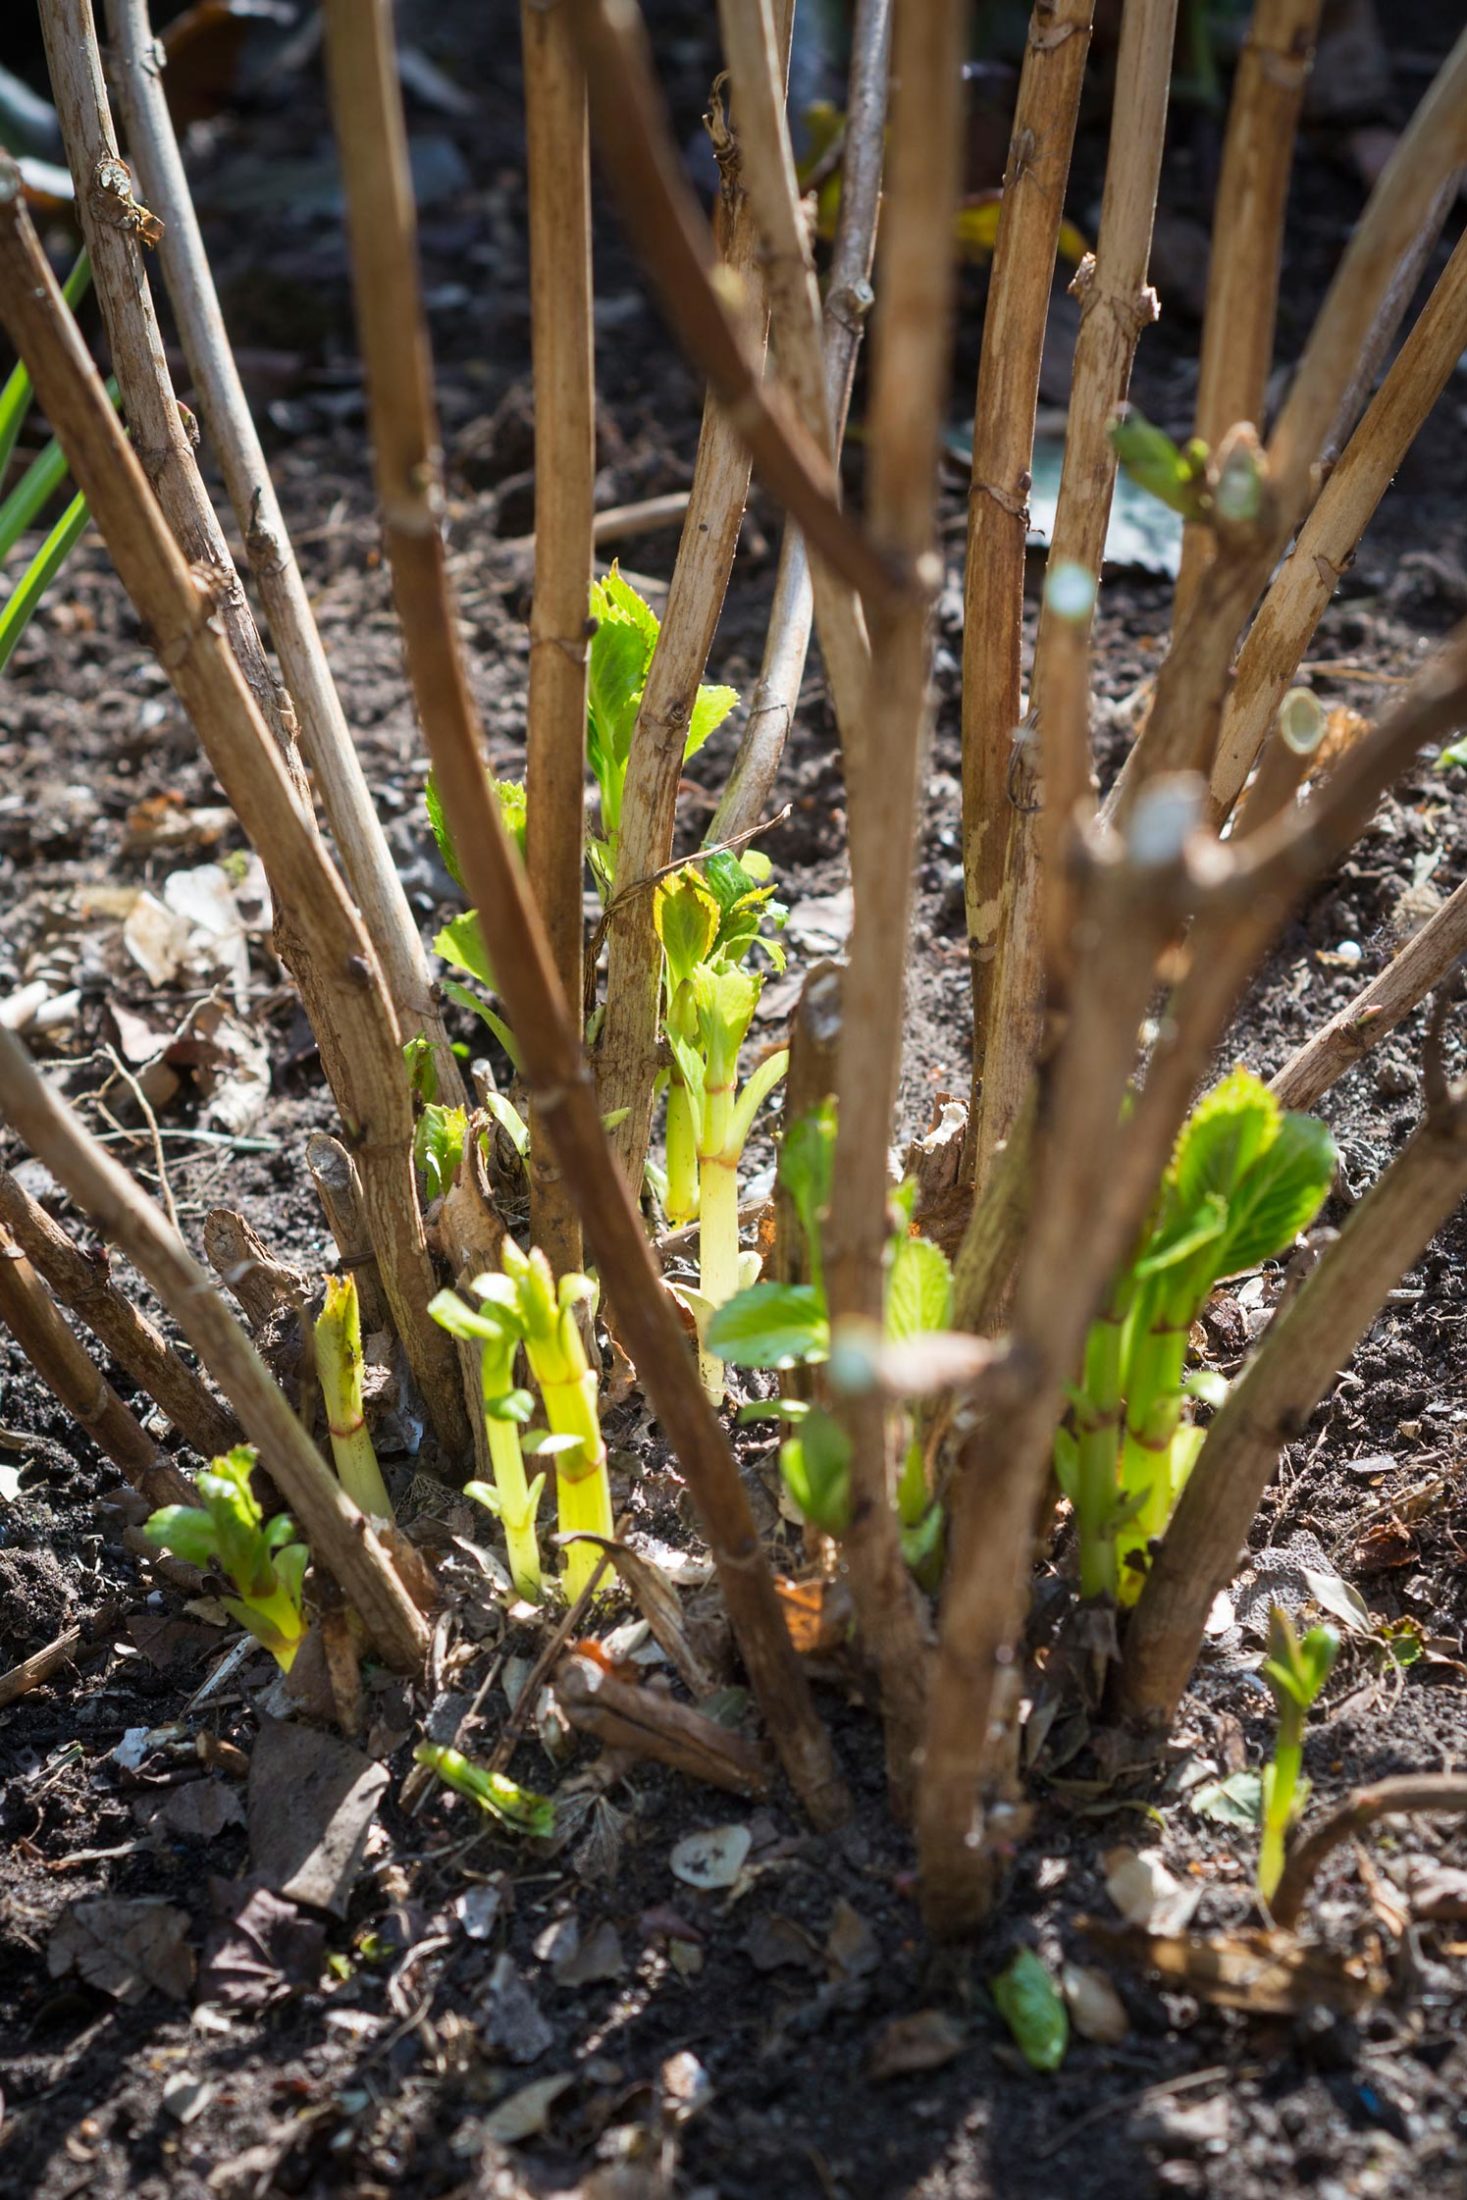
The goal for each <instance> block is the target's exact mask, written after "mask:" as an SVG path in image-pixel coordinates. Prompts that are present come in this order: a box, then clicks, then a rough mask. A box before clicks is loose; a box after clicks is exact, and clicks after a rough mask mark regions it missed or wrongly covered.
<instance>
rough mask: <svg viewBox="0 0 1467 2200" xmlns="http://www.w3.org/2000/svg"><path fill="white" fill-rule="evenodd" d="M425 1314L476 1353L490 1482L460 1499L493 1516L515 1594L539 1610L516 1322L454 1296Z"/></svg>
mask: <svg viewBox="0 0 1467 2200" xmlns="http://www.w3.org/2000/svg"><path fill="white" fill-rule="evenodd" d="M428 1312H429V1313H430V1314H431V1315H432V1317H433V1319H434V1321H436V1322H438V1323H439V1324H440V1326H441V1327H442V1328H444V1329H446V1330H447V1331H448V1332H449V1334H450V1336H454V1337H460V1338H465V1339H468V1340H470V1341H472V1342H475V1343H477V1344H478V1345H479V1346H480V1348H481V1351H480V1360H479V1373H480V1383H481V1388H482V1395H483V1403H484V1427H485V1432H486V1434H487V1437H488V1441H489V1463H490V1465H491V1467H492V1468H493V1470H494V1480H493V1483H492V1484H491V1483H488V1482H469V1483H467V1484H466V1485H465V1492H464V1494H465V1495H466V1496H468V1497H471V1498H472V1499H473V1500H474V1502H475V1503H476V1504H479V1505H482V1506H483V1507H484V1508H485V1510H486V1511H488V1512H492V1513H493V1514H494V1516H495V1518H496V1519H497V1520H498V1522H499V1524H500V1526H501V1527H502V1528H503V1530H504V1541H505V1546H506V1548H507V1550H508V1553H509V1571H510V1579H511V1580H512V1581H513V1583H514V1586H515V1593H516V1595H517V1596H521V1597H523V1598H524V1600H525V1602H526V1603H527V1604H538V1603H539V1602H540V1599H541V1597H542V1596H543V1594H544V1582H543V1579H542V1576H541V1572H540V1543H539V1538H538V1537H537V1535H536V1533H535V1515H536V1513H537V1512H538V1511H539V1508H540V1498H541V1494H542V1492H543V1491H544V1488H545V1477H544V1475H543V1474H537V1475H536V1477H535V1479H534V1481H533V1482H530V1481H529V1480H528V1479H527V1477H526V1474H525V1458H524V1451H523V1448H522V1446H521V1443H520V1429H521V1427H522V1426H523V1425H524V1423H526V1422H527V1421H528V1420H529V1418H530V1415H531V1413H532V1412H533V1410H534V1400H533V1399H532V1398H531V1396H530V1394H529V1392H528V1391H526V1390H517V1389H516V1388H515V1381H514V1361H515V1354H516V1352H518V1350H519V1348H520V1344H521V1342H522V1332H521V1328H520V1324H519V1321H518V1319H517V1316H516V1314H515V1313H514V1312H513V1311H511V1309H509V1308H508V1307H505V1306H501V1305H499V1304H497V1303H496V1302H494V1301H492V1300H490V1301H487V1302H486V1303H485V1304H484V1305H483V1306H482V1307H472V1306H468V1305H466V1304H465V1303H464V1301H463V1300H462V1299H461V1298H459V1296H458V1295H457V1293H456V1292H453V1291H440V1292H439V1293H438V1295H437V1297H436V1298H435V1299H433V1300H432V1301H431V1302H430V1303H429V1307H428Z"/></svg>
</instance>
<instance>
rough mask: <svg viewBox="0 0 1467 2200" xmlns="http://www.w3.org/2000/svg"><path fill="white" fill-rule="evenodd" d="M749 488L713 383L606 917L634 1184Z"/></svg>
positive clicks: (746, 262)
mask: <svg viewBox="0 0 1467 2200" xmlns="http://www.w3.org/2000/svg"><path fill="white" fill-rule="evenodd" d="M781 13H782V27H781V32H780V46H779V67H780V69H781V72H782V71H783V68H784V66H785V64H786V61H787V57H788V51H789V31H790V24H791V21H792V20H793V18H792V14H791V11H790V9H789V7H788V6H786V7H783V8H782V10H781ZM782 80H783V79H782V76H781V81H782ZM650 96H652V94H651V89H650V87H649V97H650ZM719 174H720V192H719V208H718V239H719V244H720V247H721V250H722V259H721V263H720V264H721V267H722V270H723V275H724V280H725V281H726V282H727V283H729V284H730V285H731V286H732V285H737V287H738V291H739V294H740V296H741V297H742V298H743V299H744V300H745V301H746V303H745V309H744V315H743V325H744V342H745V344H746V346H747V348H748V352H749V357H750V360H751V363H752V362H753V361H755V360H757V361H758V362H759V364H760V366H761V368H762V363H763V358H764V350H765V343H766V339H767V336H768V331H769V304H768V299H767V297H766V295H765V289H764V276H763V270H762V266H761V260H760V251H759V231H758V227H757V225H756V223H755V220H754V213H753V209H752V207H751V206H750V204H749V202H748V199H747V198H746V196H745V193H744V188H743V182H742V175H743V167H742V156H741V154H740V151H739V148H738V145H737V143H736V142H735V143H734V144H733V145H732V147H726V148H725V150H724V157H723V159H722V161H721V162H720V167H719ZM748 490H749V450H748V445H747V443H746V441H745V438H744V436H743V435H742V433H741V432H740V428H739V424H738V421H737V418H736V417H735V415H734V414H733V413H732V412H731V411H730V410H729V409H728V408H727V407H726V406H724V405H723V404H722V403H720V402H719V399H718V395H717V388H716V384H715V386H714V388H713V389H712V390H710V392H709V394H708V395H707V397H706V398H705V399H704V404H703V423H702V427H701V430H700V432H699V436H698V455H697V459H696V462H695V464H694V467H693V485H692V489H691V491H690V492H689V496H688V510H687V517H686V519H685V520H684V522H683V531H682V534H681V536H680V537H679V540H678V550H677V561H676V563H675V564H674V566H673V571H672V584H671V586H670V587H669V589H668V594H667V608H666V611H665V612H664V614H663V619H662V627H661V631H660V632H659V634H658V637H657V646H656V648H655V649H654V651H653V653H652V662H651V664H650V666H649V667H648V671H647V685H646V688H645V690H644V691H643V695H642V700H641V702H640V704H639V705H638V707H637V720H636V724H635V726H634V727H633V729H632V741H631V748H630V751H629V753H628V758H627V776H626V787H625V789H624V792H623V795H622V814H621V832H620V837H619V840H618V845H617V855H616V883H615V891H614V895H613V899H612V902H611V905H610V907H609V909H608V911H607V931H608V936H609V941H610V947H609V953H608V957H607V976H606V1013H605V1018H604V1022H603V1025H602V1032H601V1042H600V1045H599V1047H598V1049H597V1056H596V1075H597V1081H598V1084H599V1087H600V1091H601V1101H602V1107H603V1109H604V1110H605V1112H606V1113H608V1114H610V1113H612V1112H614V1111H615V1110H618V1109H622V1108H625V1109H626V1111H627V1113H626V1118H625V1120H624V1121H623V1122H622V1123H621V1124H620V1125H619V1126H618V1127H617V1129H616V1130H614V1131H613V1132H612V1146H613V1149H614V1150H615V1153H616V1156H617V1159H618V1161H619V1162H620V1164H621V1166H622V1169H623V1171H624V1172H625V1174H626V1177H627V1180H628V1182H629V1183H631V1184H633V1185H639V1184H640V1183H641V1180H642V1171H643V1168H644V1166H645V1163H646V1158H647V1142H648V1137H649V1134H650V1130H651V1124H652V1097H653V1082H654V1078H655V1075H656V1066H657V1041H658V1012H659V1009H660V1006H661V1001H662V953H661V948H660V945H659V942H658V939H657V930H656V926H655V924H654V922H653V915H652V911H653V901H652V896H651V894H650V893H648V892H647V891H646V888H647V887H648V885H649V884H650V883H651V881H652V879H653V878H655V877H656V875H657V874H658V872H659V871H661V870H662V869H663V868H664V866H665V865H666V864H667V863H668V862H669V861H670V859H671V856H672V843H673V832H674V828H675V825H676V819H677V790H678V782H679V780H680V779H681V777H682V769H683V756H684V752H685V750H686V747H687V739H688V724H689V721H690V719H691V717H692V713H693V706H694V703H695V702H696V700H697V694H698V683H699V681H700V680H701V679H702V677H703V672H704V669H705V667H706V665H707V662H708V652H709V650H710V649H711V648H712V646H713V636H714V633H715V631H716V629H717V626H718V619H719V614H720V612H721V611H722V609H723V598H724V592H725V590H726V589H727V587H728V577H729V573H730V571H731V570H732V567H733V559H734V552H735V550H736V548H737V546H738V539H739V529H740V527H741V526H742V525H743V518H744V502H745V499H746V497H747V495H748Z"/></svg>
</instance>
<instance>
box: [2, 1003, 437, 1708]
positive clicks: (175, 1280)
mask: <svg viewBox="0 0 1467 2200" xmlns="http://www.w3.org/2000/svg"><path fill="white" fill-rule="evenodd" d="M0 1117H3V1119H4V1120H5V1121H6V1122H7V1123H8V1124H9V1125H10V1127H11V1128H12V1129H13V1130H14V1131H15V1132H16V1133H17V1134H18V1136H20V1137H21V1138H23V1139H24V1140H25V1142H26V1144H27V1145H28V1146H29V1148H30V1150H31V1152H32V1153H33V1154H35V1155H36V1156H37V1157H38V1158H39V1159H40V1160H42V1161H44V1162H45V1164H46V1166H47V1168H48V1169H49V1170H50V1171H51V1173H52V1175H53V1176H54V1177H55V1178H56V1180H57V1182H58V1183H60V1184H64V1185H65V1186H66V1189H67V1191H68V1192H70V1194H71V1196H72V1198H73V1199H74V1200H75V1201H76V1203H77V1205H78V1206H79V1207H80V1208H82V1209H83V1210H84V1212H85V1213H86V1214H88V1215H89V1216H90V1217H91V1220H92V1223H93V1225H94V1227H95V1228H96V1229H98V1230H99V1231H100V1232H101V1233H102V1235H103V1237H105V1238H106V1240H107V1242H108V1243H109V1244H111V1245H116V1246H117V1247H118V1249H119V1250H120V1251H121V1252H123V1253H125V1254H126V1256H127V1258H128V1259H129V1260H130V1261H131V1262H132V1264H133V1266H134V1267H135V1268H136V1269H137V1270H138V1272H139V1274H141V1275H142V1276H144V1277H146V1279H147V1281H148V1282H149V1283H150V1284H151V1285H152V1286H153V1289H154V1290H155V1291H156V1292H157V1294H158V1296H159V1298H160V1299H161V1300H162V1302H163V1304H164V1305H165V1306H166V1307H167V1309H168V1311H169V1313H170V1314H171V1315H172V1317H173V1319H174V1320H175V1321H176V1322H177V1324H178V1326H179V1328H180V1329H181V1330H182V1332H183V1334H184V1336H185V1337H187V1339H188V1341H189V1343H190V1344H191V1345H192V1346H193V1348H194V1350H195V1351H196V1352H197V1353H198V1355H199V1358H200V1359H201V1360H202V1361H203V1363H204V1365H205V1367H207V1368H208V1369H209V1371H210V1373H211V1374H212V1375H213V1376H214V1377H215V1379H216V1381H217V1382H218V1384H219V1386H220V1388H221V1389H222V1390H223V1392H224V1395H225V1396H226V1398H228V1400H229V1402H230V1404H231V1405H232V1406H233V1407H234V1409H235V1411H236V1412H237V1413H238V1415H239V1418H240V1424H241V1426H242V1427H243V1429H244V1432H245V1434H246V1436H247V1437H248V1439H249V1441H250V1442H251V1443H252V1444H255V1445H257V1446H258V1447H259V1451H260V1455H261V1463H262V1465H263V1466H264V1467H265V1469H266V1471H267V1472H268V1473H269V1475H270V1477H271V1479H272V1480H273V1481H274V1482H275V1484H276V1485H277V1487H278V1488H279V1490H280V1493H281V1495H282V1496H283V1497H284V1499H285V1501H286V1503H287V1504H288V1505H289V1507H290V1510H291V1512H292V1513H293V1515H294V1516H295V1518H296V1519H297V1520H298V1521H299V1523H300V1525H301V1528H302V1529H303V1531H304V1533H305V1535H306V1538H307V1540H308V1541H309V1543H310V1546H311V1552H312V1555H313V1557H314V1558H315V1560H316V1562H317V1564H318V1565H320V1566H322V1567H324V1568H325V1570H326V1571H327V1572H328V1573H329V1574H331V1575H332V1576H333V1577H334V1579H335V1580H336V1581H337V1582H338V1583H339V1584H340V1587H341V1591H342V1594H343V1595H344V1596H345V1597H346V1598H348V1600H349V1601H350V1602H351V1603H352V1604H353V1605H355V1607H356V1609H357V1611H358V1613H359V1614H360V1616H361V1620H362V1624H363V1625H364V1626H365V1628H366V1630H367V1632H368V1634H369V1636H370V1637H371V1639H372V1640H373V1642H375V1643H376V1645H377V1648H378V1649H379V1650H380V1652H381V1653H382V1655H383V1657H384V1658H385V1659H386V1660H387V1662H388V1663H389V1664H390V1665H393V1666H395V1667H397V1668H398V1669H399V1670H400V1671H402V1672H413V1671H416V1670H418V1669H419V1668H420V1667H421V1666H422V1663H423V1660H424V1658H425V1657H426V1655H427V1649H428V1630H427V1627H426V1625H425V1624H424V1621H423V1618H422V1615H421V1613H420V1612H419V1611H418V1608H417V1606H416V1605H415V1604H414V1603H413V1601H412V1598H411V1597H410V1596H409V1595H408V1593H407V1591H406V1590H405V1589H404V1587H403V1585H402V1583H401V1581H400V1580H399V1579H398V1576H397V1572H396V1570H395V1568H394V1567H393V1565H392V1563H391V1561H390V1560H389V1559H388V1557H387V1555H386V1553H385V1552H384V1550H383V1548H382V1546H381V1544H380V1543H379V1542H378V1540H377V1538H376V1536H375V1535H374V1534H373V1532H372V1528H371V1525H370V1523H369V1522H368V1521H366V1520H364V1519H363V1518H362V1515H361V1514H360V1513H359V1512H358V1511H357V1509H356V1507H355V1505H353V1504H352V1503H351V1501H350V1499H349V1498H348V1497H347V1496H346V1494H345V1492H344V1491H343V1489H342V1487H341V1485H340V1483H339V1482H338V1481H337V1480H336V1477H335V1476H334V1475H333V1474H332V1472H331V1470H330V1469H329V1467H328V1466H327V1465H326V1462H325V1461H324V1459H323V1458H322V1457H321V1454H320V1453H319V1452H318V1451H317V1449H316V1447H315V1445H314V1444H313V1443H312V1442H311V1440H310V1438H309V1437H308V1436H307V1434H306V1432H305V1430H304V1429H303V1428H302V1427H301V1424H300V1422H299V1421H298V1420H297V1419H296V1417H295V1414H294V1413H293V1411H292V1410H291V1408H290V1406H289V1404H288V1403H287V1401H286V1399H285V1397H284V1395H283V1393H282V1392H281V1390H280V1389H279V1388H278V1386H277V1385H276V1383H275V1381H274V1379H273V1378H272V1376H271V1374H270V1371H269V1369H268V1368H267V1367H266V1365H265V1363H264V1361H263V1360H262V1359H261V1358H260V1355H259V1354H258V1352H257V1351H256V1350H255V1348H254V1346H253V1345H252V1344H251V1342H250V1340H249V1338H248V1336H247V1335H246V1334H245V1332H244V1330H243V1329H242V1328H241V1327H240V1325H239V1323H238V1322H237V1321H236V1320H235V1319H234V1316H233V1315H232V1314H231V1313H230V1311H229V1309H228V1307H227V1306H226V1305H225V1304H224V1301H223V1299H222V1298H221V1297H220V1295H219V1291H218V1287H217V1286H216V1284H215V1283H214V1280H213V1278H212V1277H211V1276H210V1274H209V1271H208V1270H207V1268H205V1267H204V1266H203V1265H202V1263H201V1262H199V1261H197V1260H195V1258H194V1256H193V1254H192V1253H190V1252H189V1250H188V1248H187V1246H186V1245H185V1244H184V1242H183V1240H182V1238H180V1237H179V1235H178V1233H177V1231H176V1230H174V1229H173V1227H172V1226H171V1224H170V1223H168V1222H167V1221H166V1220H165V1219H164V1217H163V1215H162V1214H161V1213H160V1212H159V1210H158V1209H157V1208H156V1207H155V1206H154V1205H153V1204H152V1202H151V1201H150V1200H148V1199H146V1198H144V1196H143V1194H142V1193H141V1192H140V1191H139V1189H138V1187H137V1185H136V1184H134V1182H133V1181H132V1179H131V1177H130V1176H128V1175H127V1174H126V1172H125V1171H124V1170H122V1169H120V1168H119V1167H118V1166H117V1164H116V1162H115V1161H113V1160H112V1159H111V1157H110V1155H109V1154H108V1153H107V1151H106V1149H105V1148H104V1147H102V1146H99V1145H98V1144H97V1142H96V1140H95V1139H94V1138H92V1137H91V1136H89V1134H88V1133H87V1132H86V1131H85V1130H84V1129H83V1128H82V1126H81V1124H80V1123H79V1122H78V1121H77V1119H76V1117H75V1115H74V1114H73V1113H72V1112H71V1110H70V1109H68V1108H67V1107H65V1106H64V1105H63V1103H62V1102H61V1101H60V1100H58V1099H57V1098H56V1096H55V1094H54V1093H52V1092H51V1091H50V1090H49V1089H48V1087H47V1086H46V1085H45V1084H44V1083H43V1082H42V1080H41V1077H40V1075H39V1074H38V1072H37V1070H36V1068H35V1066H34V1064H33V1063H32V1062H31V1060H30V1057H29V1056H28V1055H27V1053H26V1051H25V1048H24V1047H23V1046H22V1045H21V1043H20V1041H19V1040H18V1039H16V1038H14V1037H13V1036H12V1035H11V1033H10V1032H8V1031H3V1030H0Z"/></svg>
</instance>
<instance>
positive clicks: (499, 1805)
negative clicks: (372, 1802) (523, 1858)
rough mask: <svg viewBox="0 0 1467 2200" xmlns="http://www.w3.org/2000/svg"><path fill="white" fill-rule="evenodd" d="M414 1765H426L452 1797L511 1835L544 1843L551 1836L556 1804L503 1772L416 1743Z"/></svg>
mask: <svg viewBox="0 0 1467 2200" xmlns="http://www.w3.org/2000/svg"><path fill="white" fill-rule="evenodd" d="M413 1761H414V1763H415V1764H420V1765H426V1766H427V1768H428V1770H429V1771H430V1772H432V1773H435V1774H436V1775H437V1777H438V1778H439V1779H440V1780H441V1781H442V1782H443V1784H444V1786H445V1787H451V1788H452V1789H453V1791H454V1793H455V1795H462V1796H464V1797H465V1798H466V1799H467V1801H469V1802H471V1803H477V1804H478V1806H479V1808H480V1810H482V1811H483V1812H485V1813H486V1815H487V1816H489V1817H491V1818H497V1819H498V1820H499V1822H500V1824H501V1825H504V1826H508V1827H509V1828H510V1830H511V1832H513V1833H525V1834H529V1835H530V1836H531V1837H532V1839H534V1840H537V1841H547V1840H549V1838H550V1836H551V1834H553V1833H554V1831H555V1804H554V1802H553V1801H552V1799H551V1798H550V1797H549V1796H548V1795H536V1794H535V1793H534V1791H533V1789H531V1788H524V1787H521V1786H520V1785H519V1783H518V1782H517V1781H515V1780H508V1779H506V1778H505V1776H504V1774H503V1773H502V1772H490V1771H489V1769H488V1768H487V1766H485V1765H476V1764H475V1763H474V1761H473V1759H472V1757H464V1756H461V1755H460V1754H459V1752H458V1750H456V1749H448V1748H445V1747H443V1746H442V1745H441V1744H439V1743H437V1742H419V1744H418V1746H417V1748H416V1749H415V1750H414V1751H413Z"/></svg>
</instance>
